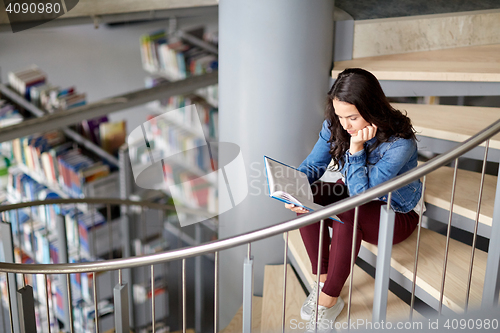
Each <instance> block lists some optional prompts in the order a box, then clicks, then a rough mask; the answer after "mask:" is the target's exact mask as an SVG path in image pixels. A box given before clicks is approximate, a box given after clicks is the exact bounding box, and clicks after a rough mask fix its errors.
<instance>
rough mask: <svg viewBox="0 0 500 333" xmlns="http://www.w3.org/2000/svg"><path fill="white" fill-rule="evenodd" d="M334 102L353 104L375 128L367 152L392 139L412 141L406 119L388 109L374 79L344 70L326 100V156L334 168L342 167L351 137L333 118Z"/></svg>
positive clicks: (358, 71) (357, 70)
mask: <svg viewBox="0 0 500 333" xmlns="http://www.w3.org/2000/svg"><path fill="white" fill-rule="evenodd" d="M334 99H336V100H339V101H342V102H346V103H349V104H353V105H354V106H355V107H356V109H358V111H359V114H360V115H361V116H362V117H363V119H364V120H366V121H367V122H368V123H370V124H375V125H376V126H377V134H376V142H375V144H374V145H373V146H372V148H371V149H375V148H376V147H377V146H378V145H379V144H380V143H382V142H387V141H388V140H389V138H391V137H393V136H394V137H400V138H404V139H416V138H415V130H414V129H413V126H412V124H411V120H410V118H408V117H407V116H406V114H403V113H402V112H401V111H399V110H396V109H394V108H393V107H392V106H391V104H390V103H389V101H388V100H387V97H386V96H385V94H384V92H383V90H382V87H381V86H380V83H379V82H378V80H377V78H376V77H375V76H374V75H373V74H372V73H370V72H368V71H366V70H364V69H361V68H348V69H346V70H344V71H343V72H342V73H340V74H339V75H338V77H337V80H336V81H335V83H334V84H333V86H332V88H331V89H330V91H329V92H328V98H327V106H326V118H327V120H328V123H329V127H330V131H331V137H330V140H329V141H328V142H329V143H331V148H330V154H331V155H332V158H333V161H334V164H335V167H342V166H343V165H344V156H345V152H346V151H347V149H349V144H350V140H351V136H350V135H349V133H347V131H346V130H344V128H343V127H342V125H341V124H340V122H339V119H338V117H337V115H336V114H335V109H334V107H333V103H332V101H333V100H334Z"/></svg>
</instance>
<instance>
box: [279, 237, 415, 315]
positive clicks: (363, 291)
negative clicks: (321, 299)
mask: <svg viewBox="0 0 500 333" xmlns="http://www.w3.org/2000/svg"><path fill="white" fill-rule="evenodd" d="M288 242H289V249H290V252H291V253H292V254H293V256H294V258H295V260H296V261H297V263H298V265H299V268H298V269H301V270H302V271H303V273H304V275H305V276H306V279H307V281H304V283H309V284H312V283H313V282H314V281H315V276H313V274H312V273H311V272H312V270H311V263H310V260H309V257H308V256H307V252H306V249H305V246H304V243H303V242H302V238H301V237H300V232H299V230H293V231H290V232H289V241H288ZM353 280H354V282H353V293H352V304H351V320H357V319H364V320H371V317H372V307H373V294H374V290H375V279H373V278H372V277H371V276H370V275H369V274H368V273H366V272H365V271H364V270H363V269H361V268H360V267H358V266H356V265H355V266H354V279H353ZM348 281H349V280H347V281H346V284H345V285H344V288H343V289H342V291H341V293H340V296H341V297H342V298H343V299H344V301H345V303H346V305H345V307H344V309H343V310H342V312H341V313H340V315H339V317H338V318H337V321H338V322H340V323H343V322H346V321H347V301H348V293H349V282H348ZM280 294H281V293H280ZM304 297H305V296H304ZM304 299H305V298H304ZM304 299H303V300H304ZM303 300H302V302H303ZM409 314H410V306H409V305H408V304H406V303H405V302H404V301H402V300H401V299H400V298H399V297H397V296H396V295H394V294H393V293H392V292H391V291H389V294H388V301H387V320H389V321H395V320H400V319H403V320H406V319H408V316H409ZM419 316H420V315H419V314H418V313H417V312H414V318H418V317H419Z"/></svg>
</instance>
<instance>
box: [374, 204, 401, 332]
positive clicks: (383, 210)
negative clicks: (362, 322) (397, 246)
mask: <svg viewBox="0 0 500 333" xmlns="http://www.w3.org/2000/svg"><path fill="white" fill-rule="evenodd" d="M390 198H391V196H390V195H389V202H390ZM395 218H396V214H395V213H394V211H393V210H391V209H390V207H388V206H382V207H380V227H379V231H378V252H377V267H376V272H375V292H374V296H373V316H372V319H373V322H379V323H380V322H381V321H382V320H385V317H386V314H387V294H388V291H389V275H390V272H391V253H392V240H393V238H394V221H395Z"/></svg>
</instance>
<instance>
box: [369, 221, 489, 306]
mask: <svg viewBox="0 0 500 333" xmlns="http://www.w3.org/2000/svg"><path fill="white" fill-rule="evenodd" d="M416 241H417V232H416V231H415V232H414V233H413V234H412V235H411V236H410V237H409V238H408V239H406V240H405V241H403V242H401V243H399V244H396V245H394V246H393V248H392V258H391V266H392V268H393V269H395V270H396V271H397V272H399V273H401V274H402V275H403V276H405V277H406V278H407V279H409V280H410V281H411V280H412V279H413V265H414V258H415V248H416ZM362 246H363V247H365V248H366V249H368V250H369V251H370V252H372V253H373V254H375V255H376V254H377V246H376V245H373V244H369V243H366V242H363V243H362ZM445 247H446V236H443V235H441V234H438V233H437V232H434V231H431V230H428V229H425V228H422V229H421V238H420V247H419V249H420V250H419V261H418V268H417V281H416V283H417V286H419V287H420V288H422V289H423V290H424V291H425V292H427V293H428V294H429V295H431V296H432V297H433V298H434V299H436V300H439V297H440V289H441V283H442V271H443V262H444V253H445ZM470 255H471V247H470V246H468V245H466V244H463V243H460V242H458V241H456V240H453V239H451V240H450V246H449V255H448V264H447V270H446V271H447V273H446V278H445V288H444V297H443V305H444V306H446V307H448V308H450V309H451V310H453V311H455V312H462V311H463V308H464V306H465V295H466V287H467V277H468V273H469V265H470ZM486 259H487V253H486V252H484V251H481V250H479V249H476V251H475V257H474V269H473V274H472V283H471V291H470V300H469V306H470V307H471V308H472V307H477V306H479V305H480V302H481V297H482V291H483V282H484V273H485V270H486Z"/></svg>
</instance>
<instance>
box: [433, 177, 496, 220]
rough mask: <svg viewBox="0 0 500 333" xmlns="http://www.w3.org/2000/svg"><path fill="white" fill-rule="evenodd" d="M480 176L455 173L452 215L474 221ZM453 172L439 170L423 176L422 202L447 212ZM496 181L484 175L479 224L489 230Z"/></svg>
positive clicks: (494, 178)
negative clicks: (424, 187) (424, 182)
mask: <svg viewBox="0 0 500 333" xmlns="http://www.w3.org/2000/svg"><path fill="white" fill-rule="evenodd" d="M480 181H481V174H480V173H478V172H473V171H467V170H460V169H458V170H457V183H456V190H455V201H454V204H453V213H454V214H458V215H461V216H464V217H467V218H469V219H471V220H473V221H474V220H475V219H476V209H477V200H478V196H479V184H480ZM452 183H453V168H450V167H441V168H439V169H437V170H435V171H433V172H431V173H430V174H428V175H427V184H426V189H425V197H424V200H425V202H426V203H429V204H432V205H434V206H437V207H439V208H442V209H446V210H449V209H450V199H451V188H452ZM496 185H497V177H496V176H492V175H485V179H484V186H483V193H482V200H481V210H480V215H479V222H480V223H483V224H485V225H488V226H490V227H491V224H492V220H493V206H494V203H495V192H496Z"/></svg>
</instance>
